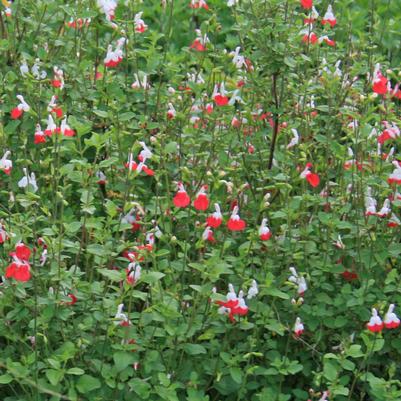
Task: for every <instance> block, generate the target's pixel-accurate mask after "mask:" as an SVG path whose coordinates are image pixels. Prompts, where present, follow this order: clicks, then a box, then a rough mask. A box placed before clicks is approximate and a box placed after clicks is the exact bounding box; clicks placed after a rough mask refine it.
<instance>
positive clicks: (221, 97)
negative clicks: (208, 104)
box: [212, 82, 230, 106]
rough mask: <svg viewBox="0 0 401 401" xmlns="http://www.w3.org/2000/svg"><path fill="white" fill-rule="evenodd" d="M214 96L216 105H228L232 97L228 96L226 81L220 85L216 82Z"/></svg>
mask: <svg viewBox="0 0 401 401" xmlns="http://www.w3.org/2000/svg"><path fill="white" fill-rule="evenodd" d="M212 98H213V100H214V102H215V103H216V106H226V105H227V104H228V103H229V101H230V99H229V98H228V96H227V91H226V90H225V87H224V82H222V83H221V84H220V85H218V84H216V85H215V86H214V90H213V94H212Z"/></svg>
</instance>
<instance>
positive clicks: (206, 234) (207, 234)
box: [202, 226, 216, 242]
mask: <svg viewBox="0 0 401 401" xmlns="http://www.w3.org/2000/svg"><path fill="white" fill-rule="evenodd" d="M202 239H203V240H204V241H208V242H216V239H215V238H214V234H213V230H212V229H211V228H210V227H209V226H208V227H206V228H205V231H203V233H202Z"/></svg>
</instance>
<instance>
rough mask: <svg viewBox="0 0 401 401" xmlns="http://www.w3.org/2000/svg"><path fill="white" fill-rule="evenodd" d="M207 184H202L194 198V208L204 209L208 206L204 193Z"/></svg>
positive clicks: (207, 199)
mask: <svg viewBox="0 0 401 401" xmlns="http://www.w3.org/2000/svg"><path fill="white" fill-rule="evenodd" d="M206 190H207V185H202V187H201V189H200V190H199V192H198V193H197V194H196V198H195V200H194V208H195V209H196V210H201V211H205V210H207V208H208V207H209V198H208V197H207V195H206Z"/></svg>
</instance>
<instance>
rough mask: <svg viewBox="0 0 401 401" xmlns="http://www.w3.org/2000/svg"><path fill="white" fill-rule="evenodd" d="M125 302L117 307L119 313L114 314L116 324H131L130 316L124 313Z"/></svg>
mask: <svg viewBox="0 0 401 401" xmlns="http://www.w3.org/2000/svg"><path fill="white" fill-rule="evenodd" d="M123 309H124V304H120V305H118V307H117V313H116V314H115V316H114V324H115V325H116V326H129V325H130V324H131V322H130V321H129V319H128V316H127V315H126V314H125V313H123Z"/></svg>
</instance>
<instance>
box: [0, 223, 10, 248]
mask: <svg viewBox="0 0 401 401" xmlns="http://www.w3.org/2000/svg"><path fill="white" fill-rule="evenodd" d="M8 239H9V236H8V234H7V231H6V230H5V227H4V226H3V224H1V223H0V244H4V242H5V241H7V240H8Z"/></svg>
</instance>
